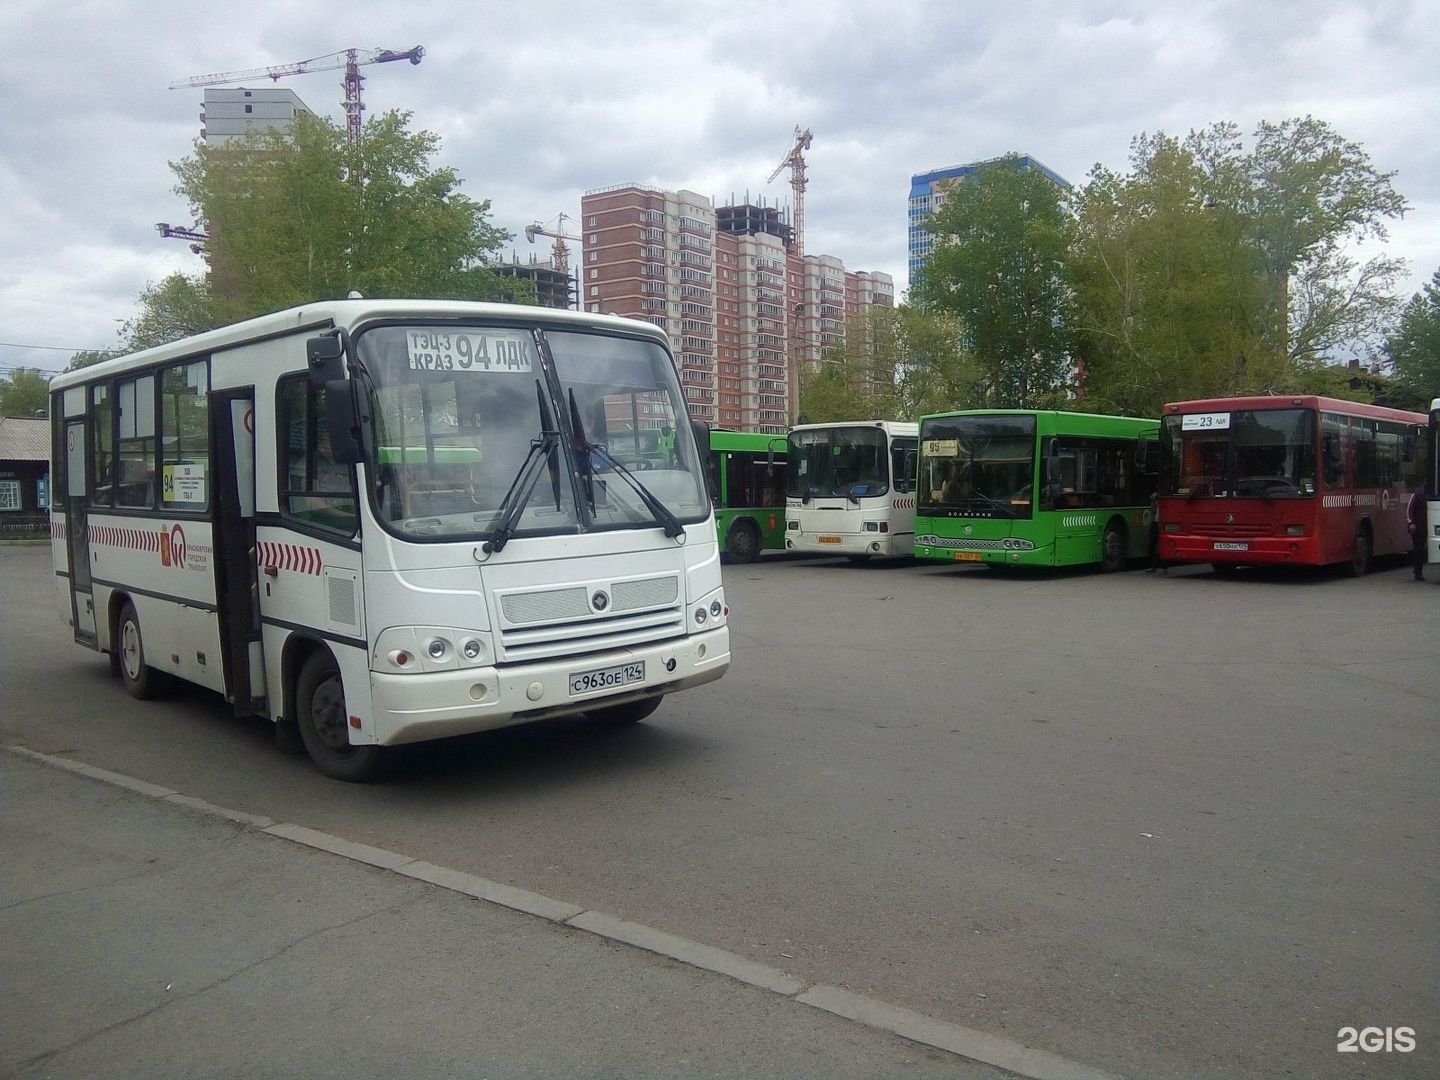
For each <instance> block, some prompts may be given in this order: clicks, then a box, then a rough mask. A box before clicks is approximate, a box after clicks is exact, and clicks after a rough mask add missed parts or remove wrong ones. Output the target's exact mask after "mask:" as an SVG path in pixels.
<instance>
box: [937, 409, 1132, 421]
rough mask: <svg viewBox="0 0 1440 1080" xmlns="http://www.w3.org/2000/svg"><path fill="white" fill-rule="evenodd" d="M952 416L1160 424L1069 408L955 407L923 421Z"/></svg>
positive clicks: (1130, 417)
mask: <svg viewBox="0 0 1440 1080" xmlns="http://www.w3.org/2000/svg"><path fill="white" fill-rule="evenodd" d="M950 416H1036V417H1041V416H1043V417H1050V418H1054V419H1056V420H1058V421H1060V422H1062V423H1063V422H1064V421H1065V420H1067V419H1073V420H1097V421H1119V422H1121V423H1127V424H1159V423H1160V421H1159V420H1156V419H1153V418H1151V417H1146V416H1115V415H1113V414H1111V413H1087V412H1072V411H1070V410H1069V409H955V410H953V411H951V412H939V413H926V414H925V415H924V416H922V417H920V419H921V421H925V420H934V419H936V418H937V417H938V418H943V417H950Z"/></svg>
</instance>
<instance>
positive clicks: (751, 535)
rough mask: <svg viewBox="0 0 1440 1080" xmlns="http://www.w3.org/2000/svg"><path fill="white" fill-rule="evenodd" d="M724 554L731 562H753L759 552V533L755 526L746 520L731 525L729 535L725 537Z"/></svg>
mask: <svg viewBox="0 0 1440 1080" xmlns="http://www.w3.org/2000/svg"><path fill="white" fill-rule="evenodd" d="M725 554H726V555H728V556H730V561H731V562H733V563H747V562H754V561H755V558H756V556H758V555H759V554H760V534H759V533H757V532H756V531H755V526H754V525H751V524H750V523H749V522H748V521H742V522H739V523H737V524H736V525H734V526H732V527H731V529H730V535H729V536H727V537H725Z"/></svg>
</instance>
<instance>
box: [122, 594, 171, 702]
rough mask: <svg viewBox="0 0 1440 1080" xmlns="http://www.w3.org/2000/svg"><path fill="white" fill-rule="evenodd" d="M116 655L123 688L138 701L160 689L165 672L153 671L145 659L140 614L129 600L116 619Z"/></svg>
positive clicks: (150, 696)
mask: <svg viewBox="0 0 1440 1080" xmlns="http://www.w3.org/2000/svg"><path fill="white" fill-rule="evenodd" d="M115 656H116V658H117V659H118V661H119V663H118V667H119V670H120V682H121V685H123V686H124V687H125V692H126V693H127V694H129V695H130V696H131V697H133V698H136V699H137V700H140V701H147V700H149V699H150V698H153V697H154V696H155V695H156V694H158V693H159V692H160V688H161V685H162V684H163V683H164V681H165V674H164V672H160V671H156V670H155V669H154V668H153V667H151V666H150V665H149V664H147V663H146V662H145V639H144V638H143V637H141V636H140V618H139V616H137V615H136V614H135V605H134V604H132V603H131V602H130V601H129V600H126V601H125V603H124V604H123V605H122V606H121V608H120V617H119V618H118V619H117V620H116V621H115Z"/></svg>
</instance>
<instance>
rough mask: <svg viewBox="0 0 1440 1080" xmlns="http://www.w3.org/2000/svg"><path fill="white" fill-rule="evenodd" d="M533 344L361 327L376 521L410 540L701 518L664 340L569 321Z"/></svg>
mask: <svg viewBox="0 0 1440 1080" xmlns="http://www.w3.org/2000/svg"><path fill="white" fill-rule="evenodd" d="M538 340H541V341H544V343H545V345H546V346H548V352H547V353H542V352H541V350H540V349H539V348H538V347H537V336H536V333H535V332H534V331H533V330H531V329H529V328H520V327H496V326H483V327H482V326H465V327H456V326H453V325H451V326H444V327H436V326H394V325H391V326H380V327H375V328H372V329H370V330H367V331H364V332H362V333H360V334H358V335H357V337H356V344H355V348H356V351H357V355H358V356H359V358H360V360H361V361H362V363H363V364H364V366H365V368H366V370H367V371H368V373H369V375H370V380H371V384H372V386H371V394H372V415H373V429H372V432H371V439H372V442H373V459H372V460H371V462H370V463H369V464H370V468H371V471H372V473H373V483H372V485H371V487H372V490H371V496H372V501H373V505H374V507H375V509H376V512H377V514H378V515H379V517H380V520H381V521H383V522H385V523H386V524H387V525H388V526H389V527H390V528H391V529H393V530H394V531H395V532H397V533H398V534H399V535H401V536H405V537H409V538H418V539H434V538H436V537H442V538H445V539H459V538H467V539H468V538H480V537H484V536H489V535H491V534H492V533H493V532H494V531H495V530H497V529H499V528H502V527H503V528H504V530H505V531H506V532H510V531H513V532H514V533H516V534H517V535H540V534H544V533H558V532H575V531H577V530H578V529H587V530H588V529H606V528H636V527H651V526H654V525H656V524H662V523H664V522H665V521H673V520H677V519H678V521H680V522H687V521H688V522H696V521H702V520H704V519H705V518H706V517H707V516H708V514H709V507H710V503H709V499H708V497H707V496H706V494H705V486H704V480H703V474H702V472H701V464H700V460H699V457H698V455H697V452H696V450H695V446H694V438H693V436H692V435H691V432H690V429H689V426H688V421H687V422H686V423H685V424H684V425H683V426H680V427H677V423H676V419H677V417H682V418H683V417H685V416H686V412H685V405H684V400H683V398H682V397H681V393H680V387H679V382H678V380H677V379H676V377H675V374H674V369H673V366H672V365H671V363H670V359H669V356H668V355H667V354H666V352H665V351H664V349H662V348H661V347H660V346H659V345H657V344H655V343H653V342H647V341H641V340H638V339H634V338H627V337H622V336H610V335H601V334H587V333H579V332H571V331H557V330H552V331H549V332H548V334H545V335H542V336H541V337H540V338H539V339H538ZM552 357H553V360H554V363H553V366H552V365H551V364H550V363H549V361H550V359H551V358H552ZM557 402H558V408H557ZM537 456H539V457H542V458H543V461H541V462H539V463H538V470H537V467H536V463H535V461H534V459H535V458H536V457H537ZM527 477H528V482H524V481H522V478H527ZM527 489H528V490H527Z"/></svg>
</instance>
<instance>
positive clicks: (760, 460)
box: [708, 429, 785, 563]
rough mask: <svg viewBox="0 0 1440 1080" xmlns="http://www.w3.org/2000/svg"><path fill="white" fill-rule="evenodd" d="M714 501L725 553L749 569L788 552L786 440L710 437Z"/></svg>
mask: <svg viewBox="0 0 1440 1080" xmlns="http://www.w3.org/2000/svg"><path fill="white" fill-rule="evenodd" d="M708 475H709V478H710V498H711V501H712V502H713V503H714V504H715V530H716V535H717V537H718V538H719V541H720V550H721V551H722V552H723V553H724V555H725V557H726V558H727V559H728V560H729V561H730V562H733V563H748V562H752V561H754V560H755V559H756V558H758V557H759V555H760V552H761V551H763V550H765V549H767V548H778V549H780V550H784V548H785V436H783V435H758V434H755V433H753V432H747V431H724V430H721V429H716V430H712V431H711V432H710V460H709V473H708Z"/></svg>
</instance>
